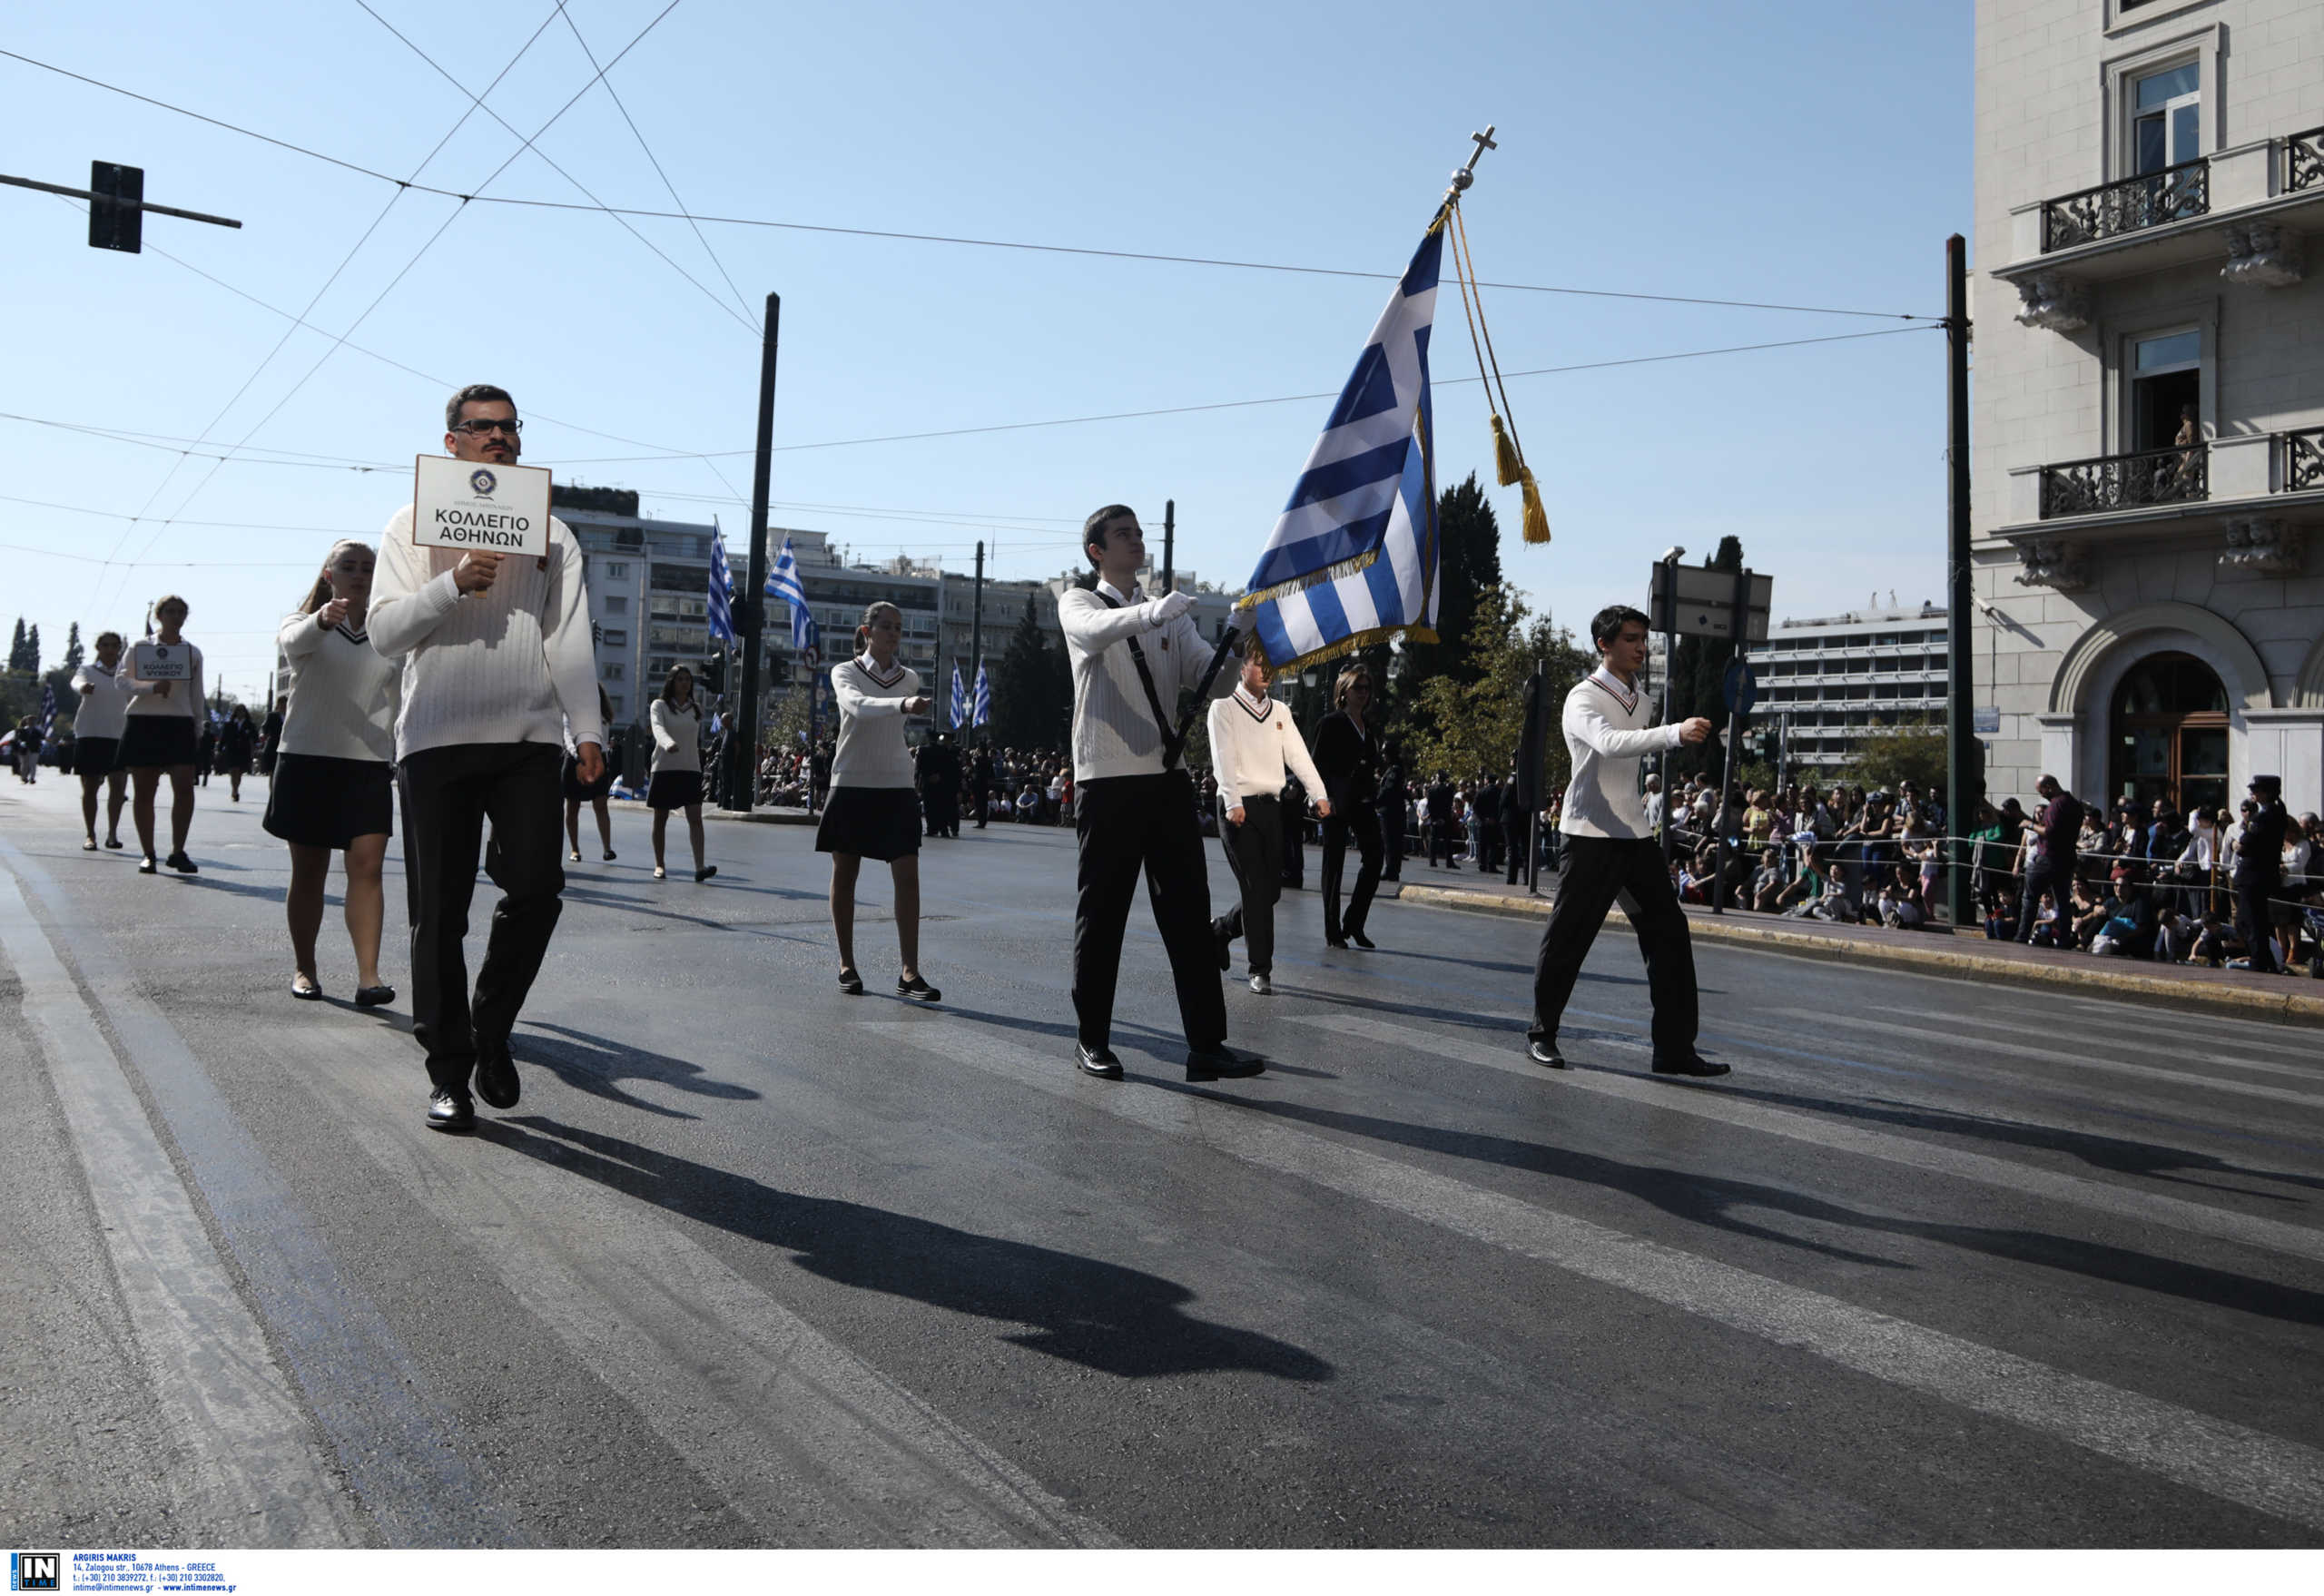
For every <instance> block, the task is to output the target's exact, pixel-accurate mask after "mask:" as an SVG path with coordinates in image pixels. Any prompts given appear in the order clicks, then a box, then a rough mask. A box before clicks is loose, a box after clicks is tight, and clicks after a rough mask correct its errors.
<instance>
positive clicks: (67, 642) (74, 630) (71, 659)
mask: <svg viewBox="0 0 2324 1596" xmlns="http://www.w3.org/2000/svg"><path fill="white" fill-rule="evenodd" d="M86 658H88V654H87V653H86V651H84V649H83V648H82V646H81V623H80V622H78V621H74V622H73V623H71V625H70V626H67V627H66V629H65V633H64V668H65V669H66V670H68V671H73V670H78V669H80V668H81V662H82V661H83V660H84V659H86Z"/></svg>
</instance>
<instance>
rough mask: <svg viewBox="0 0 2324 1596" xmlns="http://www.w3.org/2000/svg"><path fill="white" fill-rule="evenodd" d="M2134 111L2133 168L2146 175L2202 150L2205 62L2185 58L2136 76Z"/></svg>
mask: <svg viewBox="0 0 2324 1596" xmlns="http://www.w3.org/2000/svg"><path fill="white" fill-rule="evenodd" d="M2132 94H2133V95H2134V98H2133V100H2132V113H2131V171H2132V173H2133V174H2134V175H2139V176H2143V175H2144V174H2145V173H2147V172H2161V171H2162V169H2163V168H2164V167H2166V166H2176V165H2178V164H2180V163H2181V162H2185V161H2192V160H2193V159H2194V158H2195V157H2196V156H2198V155H2200V154H2201V153H2203V152H2202V127H2203V95H2202V66H2201V64H2200V63H2198V62H2193V61H2183V62H2181V63H2180V64H2178V65H2176V66H2172V67H2167V68H2165V69H2164V70H2162V71H2161V72H2151V73H2148V74H2146V75H2145V76H2143V77H2142V78H2139V79H2137V80H2136V82H2135V84H2133V87H2132Z"/></svg>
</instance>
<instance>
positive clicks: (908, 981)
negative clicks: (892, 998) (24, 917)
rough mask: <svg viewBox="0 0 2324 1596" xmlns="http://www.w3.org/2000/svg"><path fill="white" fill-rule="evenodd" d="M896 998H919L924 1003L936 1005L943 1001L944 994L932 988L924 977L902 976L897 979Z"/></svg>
mask: <svg viewBox="0 0 2324 1596" xmlns="http://www.w3.org/2000/svg"><path fill="white" fill-rule="evenodd" d="M896 996H898V997H899V998H917V999H919V1000H921V1002H923V1003H934V1002H939V1001H941V1000H942V999H943V996H944V994H943V993H942V992H940V991H938V990H936V989H935V988H934V987H932V986H930V985H929V984H928V980H927V978H926V977H924V976H918V975H914V976H909V977H907V976H901V975H900V976H898V977H896Z"/></svg>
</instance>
